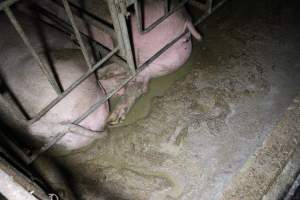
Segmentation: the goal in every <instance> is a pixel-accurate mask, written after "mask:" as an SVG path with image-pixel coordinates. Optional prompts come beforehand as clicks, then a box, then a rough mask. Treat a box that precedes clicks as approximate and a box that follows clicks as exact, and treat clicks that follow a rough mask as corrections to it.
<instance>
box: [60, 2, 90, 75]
mask: <svg viewBox="0 0 300 200" xmlns="http://www.w3.org/2000/svg"><path fill="white" fill-rule="evenodd" d="M62 1H63V4H64V7H65V10H66V13H67V16H68V18H69V20H70V22H71V25H72V27H73V29H74V33H75V37H76V39H77V41H78V43H79V46H80V49H81V51H82V54H83V57H84V59H85V62H86V63H87V66H88V67H89V69H91V68H92V64H91V62H90V59H89V55H88V51H87V49H86V47H85V45H84V43H83V40H82V38H81V35H80V32H79V30H78V28H77V26H76V23H75V20H74V16H73V14H72V11H71V8H70V5H69V2H68V1H67V0H62Z"/></svg>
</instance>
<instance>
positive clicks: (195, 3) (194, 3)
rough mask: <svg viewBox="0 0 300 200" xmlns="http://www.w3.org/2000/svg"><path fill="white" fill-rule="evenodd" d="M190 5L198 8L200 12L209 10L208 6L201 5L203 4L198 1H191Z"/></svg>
mask: <svg viewBox="0 0 300 200" xmlns="http://www.w3.org/2000/svg"><path fill="white" fill-rule="evenodd" d="M188 4H189V5H191V6H194V7H197V8H199V9H200V10H206V9H207V6H206V4H204V3H201V2H199V1H197V0H190V1H189V2H188Z"/></svg>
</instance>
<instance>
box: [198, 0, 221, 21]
mask: <svg viewBox="0 0 300 200" xmlns="http://www.w3.org/2000/svg"><path fill="white" fill-rule="evenodd" d="M226 1H227V0H223V1H220V2H219V3H218V4H217V5H215V6H214V7H213V8H212V9H211V13H208V12H206V13H204V14H203V15H202V16H201V17H200V18H199V19H197V20H196V22H194V25H195V26H197V25H198V24H200V23H201V22H203V21H204V20H205V19H206V18H207V17H208V16H210V15H211V14H212V13H213V12H215V11H216V10H217V9H218V8H219V7H221V6H222V5H223V4H224V3H225V2H226Z"/></svg>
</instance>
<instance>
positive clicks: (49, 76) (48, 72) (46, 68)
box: [4, 7, 61, 95]
mask: <svg viewBox="0 0 300 200" xmlns="http://www.w3.org/2000/svg"><path fill="white" fill-rule="evenodd" d="M4 11H5V13H6V15H7V16H8V18H9V20H10V21H11V23H12V24H13V26H14V28H15V29H16V30H17V32H18V34H19V35H20V37H21V38H22V40H23V42H24V43H25V45H26V46H27V48H28V49H29V51H30V53H31V54H32V56H33V57H34V58H35V60H36V61H37V62H38V64H39V65H40V67H41V69H42V71H43V73H44V74H45V75H46V77H47V79H48V81H49V83H50V84H51V85H52V87H53V89H54V90H55V91H56V93H57V94H58V95H59V94H61V88H60V87H59V84H58V83H57V81H56V79H55V77H54V75H53V73H52V71H51V70H50V68H49V66H48V65H47V66H46V65H45V64H44V63H43V62H42V60H41V58H40V57H39V55H38V54H37V53H36V51H35V50H34V48H33V47H32V45H31V44H30V42H29V39H28V38H27V36H26V34H25V32H24V30H23V29H22V27H21V25H20V24H19V22H18V21H17V19H16V17H15V16H14V14H13V13H12V11H11V10H10V8H9V7H7V8H5V9H4Z"/></svg>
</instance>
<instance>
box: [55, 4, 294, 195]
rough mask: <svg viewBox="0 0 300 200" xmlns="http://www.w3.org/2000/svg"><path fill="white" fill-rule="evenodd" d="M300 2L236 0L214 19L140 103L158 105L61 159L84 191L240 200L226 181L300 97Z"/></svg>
mask: <svg viewBox="0 0 300 200" xmlns="http://www.w3.org/2000/svg"><path fill="white" fill-rule="evenodd" d="M297 9H298V10H299V6H298V5H295V4H294V3H293V2H292V1H286V2H284V3H283V1H268V0H264V1H257V2H253V1H250V0H249V1H237V0H232V1H229V2H228V3H227V4H226V5H225V6H224V7H223V8H222V9H220V10H219V11H217V12H216V13H215V14H214V15H213V16H212V17H210V18H209V19H208V20H207V21H205V23H204V24H203V25H202V26H201V27H199V29H201V30H202V32H203V34H204V36H205V38H204V40H203V42H201V43H195V44H194V49H193V54H192V56H191V58H190V60H189V61H188V63H187V64H186V65H185V66H184V67H183V69H182V70H181V71H179V72H177V73H178V74H177V73H175V74H172V75H170V76H167V77H163V78H160V79H157V80H153V82H152V85H151V91H150V93H152V94H153V93H154V95H148V96H147V95H146V97H143V98H141V99H140V101H139V102H138V103H137V105H138V106H140V108H139V109H138V110H141V109H143V107H146V108H147V107H149V109H146V110H142V111H137V108H135V109H134V110H133V111H132V112H131V113H130V115H129V119H128V122H127V123H126V124H125V125H124V126H121V127H118V128H111V129H110V130H109V131H110V132H109V136H108V137H107V138H105V139H103V140H100V141H97V142H95V143H94V144H93V145H91V146H90V147H88V148H86V149H84V150H79V151H77V152H73V153H71V154H69V155H67V156H60V157H57V159H58V160H59V161H60V163H61V164H62V165H63V166H64V167H65V168H66V169H68V170H69V171H68V172H69V175H68V178H69V180H70V182H71V183H72V187H73V189H74V190H75V191H76V195H77V196H78V197H80V199H155V200H159V199H172V200H173V199H180V200H185V199H189V200H192V199H195V200H202V199H203V200H207V199H212V200H213V199H220V198H221V197H223V199H234V198H233V197H232V196H226V195H225V196H224V194H223V192H224V190H225V188H226V187H227V186H228V185H231V184H233V181H232V180H235V179H234V178H233V177H236V176H237V174H239V170H240V169H241V168H242V167H243V166H244V165H245V163H247V160H248V159H249V158H251V155H252V154H253V153H254V152H255V151H256V149H257V148H258V147H260V146H262V145H263V143H264V141H265V140H266V138H268V135H269V134H270V133H271V132H272V130H273V128H274V127H276V124H277V122H278V121H279V120H280V118H281V117H282V116H283V113H284V112H285V110H286V109H287V107H288V106H289V104H290V103H291V102H292V99H293V98H294V97H295V96H296V95H297V94H299V86H300V57H299V52H300V26H299V25H300V24H299V20H297V19H299V17H300V16H299V12H297ZM185 69H186V72H185ZM164 79H167V80H169V82H166V81H163V80H164ZM175 79H177V80H176V81H174V80H175ZM162 84H163V85H162ZM165 85H168V87H166V88H167V89H166V91H165V92H162V91H161V90H160V88H161V87H163V86H165ZM155 90H159V91H160V92H158V95H159V96H158V97H155V98H153V99H152V100H151V101H150V100H149V98H151V97H153V96H156V95H155ZM147 98H148V99H147ZM149 103H151V104H150V105H151V106H149ZM135 112H139V113H140V114H139V117H137V116H135ZM294 117H296V118H299V115H294ZM298 133H299V129H298ZM239 183H240V182H239V181H237V184H239ZM264 191H265V192H266V191H268V190H264ZM262 195H264V193H263V194H262ZM241 198H242V199H256V198H255V197H253V198H252V197H251V196H243V197H241ZM236 199H240V198H236ZM257 199H259V198H257Z"/></svg>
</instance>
